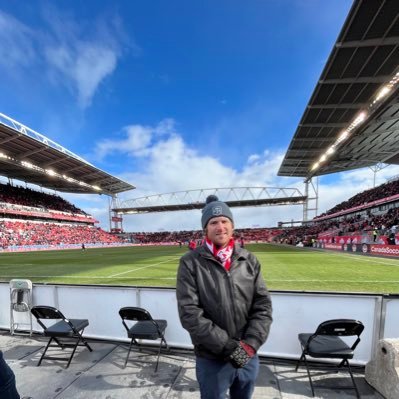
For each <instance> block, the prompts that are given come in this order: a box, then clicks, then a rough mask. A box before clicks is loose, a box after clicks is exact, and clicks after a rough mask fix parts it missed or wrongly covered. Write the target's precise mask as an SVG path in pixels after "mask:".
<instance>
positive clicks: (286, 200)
mask: <svg viewBox="0 0 399 399" xmlns="http://www.w3.org/2000/svg"><path fill="white" fill-rule="evenodd" d="M211 194H213V195H216V196H217V197H218V198H219V200H220V201H224V202H233V203H238V204H237V206H251V205H250V204H249V205H240V203H242V202H248V201H249V202H251V201H253V202H255V203H254V204H253V205H257V204H256V201H267V200H276V203H274V202H272V201H270V203H265V204H262V205H284V204H293V203H294V202H295V199H296V198H298V199H299V198H303V197H304V195H303V194H302V193H301V192H300V191H299V190H298V189H297V188H287V187H226V188H204V189H196V190H186V191H175V192H171V193H164V194H156V195H148V196H145V197H140V198H134V199H127V200H119V199H115V201H114V206H115V208H114V209H117V210H118V213H125V212H126V213H139V212H140V208H149V207H162V206H164V207H168V206H175V207H176V206H182V209H183V207H184V209H195V208H198V207H199V206H201V207H202V206H203V204H204V203H205V199H206V198H207V197H208V196H209V195H211ZM297 203H300V204H302V203H303V202H301V201H299V202H297ZM133 210H135V211H133ZM165 210H166V209H165Z"/></svg>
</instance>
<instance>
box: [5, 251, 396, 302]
mask: <svg viewBox="0 0 399 399" xmlns="http://www.w3.org/2000/svg"><path fill="white" fill-rule="evenodd" d="M247 248H248V249H249V250H250V251H252V252H253V253H254V254H255V255H256V256H257V257H258V259H259V261H260V262H261V264H262V272H263V275H264V277H265V280H266V282H267V285H268V287H269V289H271V290H295V291H329V292H331V291H333V292H367V293H395V294H398V293H399V260H397V259H388V258H377V257H369V256H362V255H356V254H349V253H348V254H346V253H342V252H341V253H340V252H324V251H318V250H309V249H303V248H295V247H286V246H276V245H269V244H254V245H247ZM186 251H187V249H186V248H184V247H183V248H179V247H171V246H143V247H123V248H102V249H87V250H86V251H82V250H66V251H40V252H26V253H22V252H21V253H1V254H0V281H9V280H11V279H12V278H27V279H30V280H32V281H33V282H35V283H39V282H40V283H64V284H106V285H130V286H157V287H174V286H175V284H176V273H177V267H178V263H179V258H180V256H181V255H183V254H184V253H185V252H186Z"/></svg>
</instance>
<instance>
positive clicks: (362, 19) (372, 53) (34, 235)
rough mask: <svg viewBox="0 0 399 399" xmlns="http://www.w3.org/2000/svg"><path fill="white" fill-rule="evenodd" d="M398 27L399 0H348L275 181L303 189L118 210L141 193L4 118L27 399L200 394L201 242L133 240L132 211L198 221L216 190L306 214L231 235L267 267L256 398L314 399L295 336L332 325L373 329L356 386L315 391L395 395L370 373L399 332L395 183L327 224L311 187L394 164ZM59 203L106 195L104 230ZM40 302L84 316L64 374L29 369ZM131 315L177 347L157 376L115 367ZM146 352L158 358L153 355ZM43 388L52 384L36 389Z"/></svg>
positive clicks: (1, 151)
mask: <svg viewBox="0 0 399 399" xmlns="http://www.w3.org/2000/svg"><path fill="white" fill-rule="evenodd" d="M387 15H389V18H388V17H387ZM398 21H399V3H397V2H388V1H382V0H381V1H376V2H375V3H373V2H367V1H361V0H356V1H355V2H354V4H353V6H352V8H351V10H350V13H349V15H348V16H347V19H346V21H345V23H344V26H343V27H342V29H341V33H340V35H339V37H338V39H337V41H336V43H335V45H334V47H333V49H332V52H331V54H330V56H329V59H328V61H327V63H326V65H325V66H324V69H323V71H322V73H321V76H320V79H319V80H318V81H317V83H316V86H315V88H314V91H313V94H312V95H311V97H310V100H309V103H308V104H307V106H306V108H305V110H304V112H303V116H302V118H301V120H300V122H299V124H298V127H297V128H296V131H295V133H294V135H293V137H292V140H291V142H290V144H289V147H288V149H287V151H286V154H285V157H284V159H283V160H282V163H281V166H280V169H279V172H278V175H279V176H287V177H294V178H300V179H303V181H304V189H303V190H302V191H301V190H298V189H297V188H289V187H279V188H275V187H274V188H273V187H228V188H226V187H217V188H207V189H204V188H202V189H198V190H186V191H181V192H173V193H166V194H165V193H158V194H156V195H152V196H147V197H143V198H134V199H124V200H121V199H120V198H119V196H120V194H121V193H125V196H124V198H127V197H126V193H127V192H128V193H129V196H131V197H133V196H134V189H135V186H134V185H133V184H131V183H129V182H125V181H123V180H121V179H120V178H118V177H116V176H113V175H111V174H110V173H107V172H106V171H103V170H101V169H99V168H97V167H96V166H94V165H92V164H91V163H89V162H88V161H87V160H85V159H83V158H82V157H81V156H79V155H77V154H74V153H73V152H72V151H69V150H68V149H66V148H64V147H63V146H61V145H59V144H57V143H56V142H55V141H53V140H52V139H51V138H49V137H46V136H45V135H43V134H41V133H38V132H36V131H35V130H33V129H32V128H30V127H28V126H26V125H24V124H23V123H22V122H19V121H16V120H14V119H13V118H11V117H9V116H7V115H5V114H1V113H0V143H1V144H0V175H1V176H3V177H4V178H5V179H7V182H6V183H0V212H1V216H0V298H1V301H0V306H1V312H0V328H1V330H2V331H1V333H0V343H1V345H0V347H2V348H4V352H5V353H6V354H7V355H8V357H7V360H8V361H9V362H10V364H11V365H12V368H13V370H14V373H15V374H16V380H17V387H18V390H19V391H20V392H22V393H23V395H21V397H22V396H24V397H31V398H37V399H39V398H40V399H45V398H88V397H91V398H119V397H121V398H122V397H134V398H184V399H186V398H187V399H188V398H198V397H199V396H198V395H199V391H198V386H197V384H196V379H195V367H194V361H193V353H192V345H191V341H190V338H189V336H188V334H187V332H186V331H185V330H183V328H182V327H181V325H180V322H179V317H178V314H177V308H176V290H175V287H176V277H177V267H178V263H179V259H180V257H181V256H182V255H184V254H185V253H186V252H187V250H188V246H189V245H191V244H192V243H194V244H195V245H198V244H199V243H200V242H201V241H202V239H203V232H202V231H201V230H183V231H156V232H139V231H126V230H125V229H124V221H125V220H126V219H127V218H133V217H135V215H138V214H142V215H144V217H145V215H146V214H152V213H159V212H170V213H173V214H174V215H176V217H178V215H179V212H181V211H193V212H194V211H197V212H198V210H200V209H202V208H203V207H204V206H205V199H206V197H207V196H208V195H210V194H216V195H217V196H218V197H219V199H221V200H222V201H224V202H225V203H226V204H228V205H229V206H230V208H231V209H232V210H233V212H234V210H235V209H236V208H249V207H256V208H257V209H258V210H259V212H262V209H264V208H265V207H273V206H286V207H293V206H302V208H303V218H302V220H300V221H295V222H294V221H286V220H285V221H282V222H281V223H279V224H278V225H277V226H270V227H267V228H260V227H251V228H239V229H236V230H235V232H234V233H235V238H236V240H237V241H238V240H242V241H243V245H245V247H246V248H248V249H249V250H250V251H251V252H252V253H254V254H255V255H256V257H257V258H258V259H259V261H260V263H261V264H262V265H265V267H263V269H262V273H263V275H264V278H265V281H266V282H267V285H268V288H269V290H270V292H271V294H272V298H273V308H274V322H273V329H272V331H271V333H270V337H269V339H268V341H267V343H266V344H264V345H263V346H262V347H261V348H260V350H259V354H260V356H262V362H261V365H262V371H261V375H260V377H259V382H258V384H257V387H256V390H255V394H254V397H255V398H269V397H270V398H275V397H280V398H288V397H293V396H290V395H295V397H298V398H306V397H312V396H313V395H312V391H311V389H310V387H309V385H308V380H307V374H306V370H305V369H300V370H299V372H296V371H294V369H293V367H292V365H293V364H294V365H295V363H294V362H293V361H296V360H298V359H299V357H300V356H301V352H300V346H299V343H298V334H300V333H302V332H303V331H314V330H315V328H316V327H317V326H318V325H319V324H320V322H321V321H323V320H329V319H356V320H361V322H362V323H363V325H364V326H365V329H364V331H363V333H362V338H361V342H360V343H359V345H358V347H357V348H356V352H355V354H354V358H353V365H354V367H353V371H354V375H355V378H354V379H353V378H352V381H355V389H354V390H346V388H347V386H346V385H347V382H348V377H347V374H346V373H345V372H342V371H340V372H339V373H337V374H336V375H335V377H334V378H333V379H335V380H336V381H335V382H334V381H333V384H334V383H335V386H329V385H328V383H326V384H325V385H324V386H323V380H328V378H329V377H328V374H327V377H326V376H321V377H320V376H319V377H315V380H317V381H318V382H320V381H321V382H322V383H321V385H322V388H321V389H320V391H319V390H317V394H318V395H321V396H318V397H322V398H324V397H325V398H338V397H340V398H341V397H343V398H351V397H356V396H357V397H364V398H366V397H367V398H381V397H382V396H381V395H383V396H384V397H387V398H394V397H396V396H395V395H396V393H397V392H399V382H398V380H397V378H398V377H397V375H396V380H395V377H391V378H392V379H391V380H385V381H383V383H382V385H386V384H388V388H386V387H385V388H381V382H380V381H375V380H374V379H373V376H372V375H371V374H370V375H369V376H368V377H367V376H366V379H365V376H364V374H365V366H366V365H369V364H370V361H371V360H372V359H374V360H375V359H378V358H379V356H380V355H381V340H388V341H389V340H390V339H395V338H397V337H398V328H399V327H398V326H399V316H398V315H399V176H391V178H390V179H389V180H388V181H386V182H385V183H383V184H381V185H376V186H375V187H373V188H371V189H368V190H366V191H362V192H359V193H357V194H356V195H355V196H352V197H350V198H347V200H346V201H344V202H340V203H337V204H335V206H334V207H332V208H331V209H328V210H326V211H325V212H323V213H321V214H320V213H319V210H318V205H317V204H318V199H319V193H318V185H317V181H318V178H319V177H321V176H324V175H330V174H335V173H339V172H346V171H351V170H355V169H359V168H364V167H369V168H371V169H372V170H373V172H374V173H375V174H377V173H378V172H379V170H381V169H382V168H384V166H386V165H399V155H398V154H399V140H398V136H399V127H398V126H399V63H398V59H399V57H398V49H399V36H398V34H397V33H396V32H397V31H398V26H399V24H398ZM133 183H134V182H133ZM28 184H29V185H28ZM42 188H43V189H45V191H43V189H42ZM53 192H54V193H53ZM66 193H81V194H88V195H99V194H100V195H103V196H107V197H108V198H109V209H107V212H108V214H109V229H108V231H107V230H106V229H104V228H101V227H98V226H97V225H98V221H97V220H96V219H95V217H94V216H93V215H90V214H88V213H87V212H85V211H84V210H83V209H80V208H79V207H78V206H76V205H74V204H73V203H71V202H70V201H68V200H66V199H65V198H63V195H64V194H66ZM131 193H132V194H131ZM32 283H33V284H32ZM34 305H47V306H52V307H55V308H58V309H61V310H62V312H63V313H64V314H65V315H71V317H73V318H74V319H79V320H83V319H88V320H89V323H88V325H87V328H86V329H85V330H84V331H85V333H84V337H85V339H87V342H89V343H90V346H91V347H92V348H93V352H91V351H90V352H89V351H87V350H86V348H82V349H78V350H77V352H76V355H75V357H74V358H73V361H72V362H71V366H70V368H67V369H64V368H63V365H62V366H61V367H60V365H59V363H57V361H55V362H48V364H45V363H47V361H46V360H45V361H44V363H43V365H42V366H41V367H36V364H37V361H38V360H39V358H40V356H41V354H42V351H43V347H44V346H45V345H46V341H47V339H46V338H45V337H44V336H43V328H42V327H43V326H42V325H41V324H39V323H38V322H37V321H36V320H35V319H32V314H31V313H30V311H29V310H30V308H31V307H32V306H34ZM123 306H138V307H142V308H145V309H147V310H148V311H149V312H150V313H151V315H153V317H154V318H157V319H165V320H167V323H168V327H167V329H166V331H165V339H166V341H167V343H168V345H169V347H170V348H171V351H170V352H166V351H165V353H164V352H163V351H162V353H161V357H160V360H159V369H158V362H157V366H156V367H157V368H156V369H155V372H154V363H155V360H156V356H155V355H154V356H148V355H146V356H145V355H143V353H141V351H140V352H135V354H134V355H133V354H132V355H131V356H132V357H134V356H137V358H142V359H140V361H132V362H131V364H130V363H129V364H128V368H127V369H124V368H122V364H123V362H124V358H125V354H126V347H125V346H126V345H124V344H126V343H129V342H130V340H129V339H127V338H126V331H125V330H124V329H123V326H122V323H121V320H120V316H119V313H118V311H119V309H121V308H122V307H123ZM310 308H311V309H312V311H311V312H309V310H308V309H310ZM146 344H147V349H148V348H149V349H150V350H151V349H153V348H154V347H155V348H157V345H158V344H152V343H151V342H147V343H146ZM161 344H162V342H161ZM75 349H76V348H75ZM72 356H73V354H72ZM44 359H46V358H44ZM55 359H57V358H55ZM143 359H144V360H143ZM58 360H59V358H58ZM70 360H72V357H71V358H70ZM351 364H352V363H351ZM68 366H69V363H68ZM125 366H126V364H125ZM367 367H369V370H370V366H367ZM367 367H366V370H367ZM315 368H316V370H317V371H318V372H320V370H323V368H321V369H320V365H317V364H316V366H315ZM127 372H128V373H129V377H128V376H127V374H126V373H127ZM396 373H397V371H396ZM366 374H367V371H366ZM43 378H47V379H48V380H49V381H50V380H51V381H54V383H51V384H48V385H47V384H37V381H40V380H41V379H43ZM330 378H331V375H330ZM366 381H367V382H366ZM387 381H388V382H387ZM392 381H396V385H393V382H392ZM379 384H380V385H379ZM389 384H390V385H389ZM132 390H133V393H132ZM312 390H313V387H312ZM0 393H1V391H0ZM380 394H381V395H380ZM390 395H391V396H390Z"/></svg>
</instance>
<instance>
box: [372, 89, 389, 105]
mask: <svg viewBox="0 0 399 399" xmlns="http://www.w3.org/2000/svg"><path fill="white" fill-rule="evenodd" d="M390 91H391V87H389V86H383V87H382V88H381V90H380V91H379V92H378V93H377V95H376V97H375V100H374V102H377V101H380V100H381V98H383V97H385V96H386V95H387V94H388V93H389V92H390Z"/></svg>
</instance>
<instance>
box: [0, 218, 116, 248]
mask: <svg viewBox="0 0 399 399" xmlns="http://www.w3.org/2000/svg"><path fill="white" fill-rule="evenodd" d="M119 242H122V240H121V239H120V238H118V237H117V236H115V235H112V234H109V233H107V232H106V231H104V230H102V229H101V228H98V227H94V226H89V225H77V224H67V223H42V222H34V221H29V222H27V221H19V220H0V246H1V247H2V248H8V247H11V246H32V245H44V246H60V245H68V244H79V245H82V244H94V243H104V244H112V243H119Z"/></svg>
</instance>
